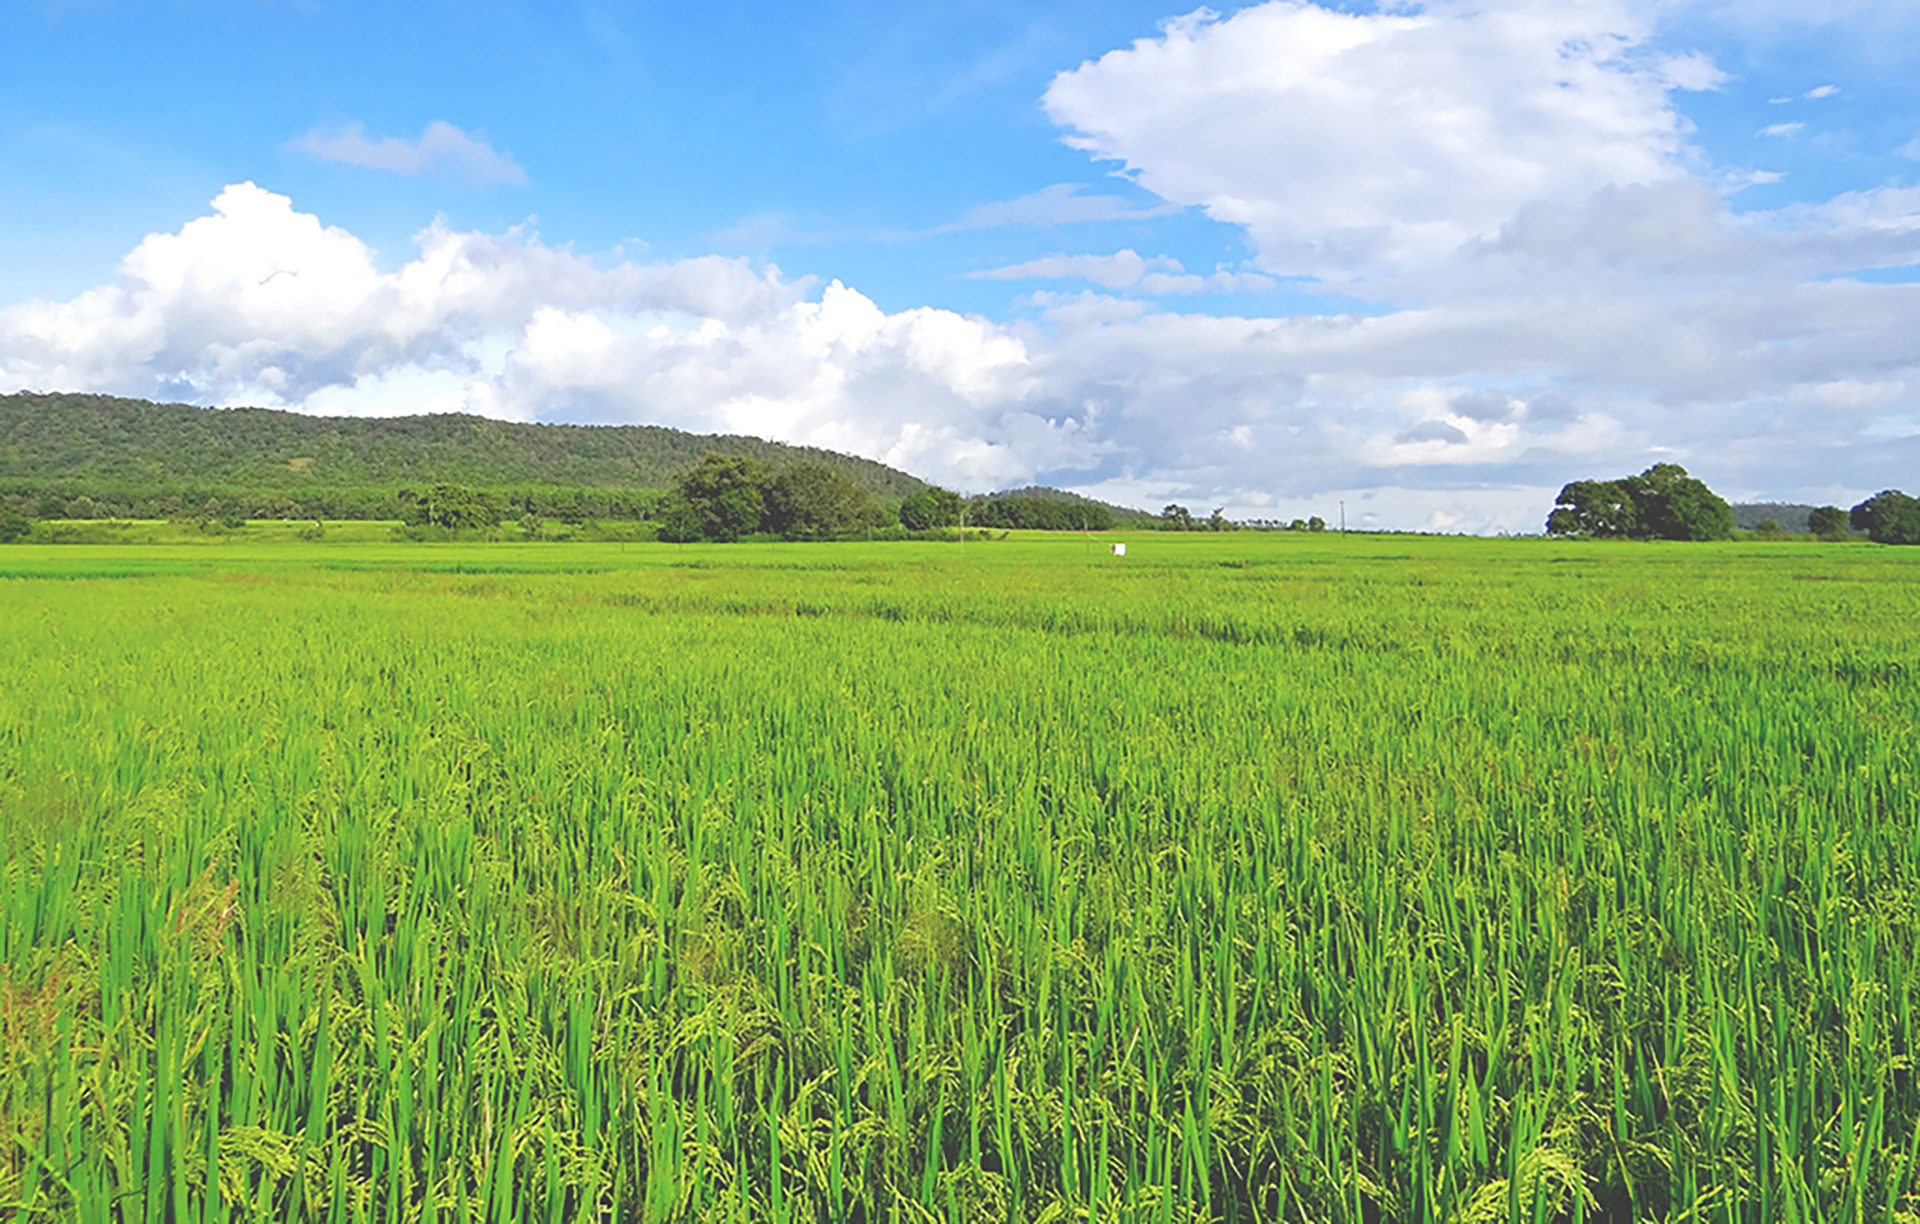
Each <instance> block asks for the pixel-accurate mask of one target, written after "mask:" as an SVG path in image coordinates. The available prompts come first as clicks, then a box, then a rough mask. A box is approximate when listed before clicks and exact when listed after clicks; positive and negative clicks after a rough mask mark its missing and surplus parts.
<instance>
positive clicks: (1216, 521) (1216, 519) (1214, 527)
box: [1207, 506, 1233, 531]
mask: <svg viewBox="0 0 1920 1224" xmlns="http://www.w3.org/2000/svg"><path fill="white" fill-rule="evenodd" d="M1207 530H1208V531H1232V530H1233V524H1232V523H1229V522H1228V521H1227V508H1226V507H1225V506H1215V507H1214V508H1213V513H1212V514H1209V515H1208V516H1207Z"/></svg>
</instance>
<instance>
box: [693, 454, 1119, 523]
mask: <svg viewBox="0 0 1920 1224" xmlns="http://www.w3.org/2000/svg"><path fill="white" fill-rule="evenodd" d="M655 517H656V518H657V519H658V521H659V524H660V538H661V539H662V540H665V541H668V542H670V543H690V542H694V541H706V542H712V543H726V542H731V541H735V540H743V539H750V538H754V537H778V538H780V539H784V540H832V539H841V538H845V537H848V536H855V535H862V534H871V533H873V532H876V531H890V530H898V531H901V532H907V533H923V532H940V531H947V530H951V529H954V528H961V529H965V528H975V527H979V528H994V529H998V530H1024V531H1106V530H1109V529H1111V528H1112V527H1113V526H1114V515H1113V512H1112V511H1111V510H1109V509H1107V508H1106V507H1105V506H1102V505H1099V504H1098V503H1095V502H1086V501H1075V500H1064V499H1059V498H1049V497H1038V496H1027V497H1019V496H1014V497H1005V496H1002V497H976V498H971V499H969V498H963V497H961V496H960V495H959V494H958V493H955V492H953V491H952V490H950V489H942V488H938V487H936V486H932V485H929V486H926V487H925V488H922V489H920V490H918V491H916V492H914V493H911V494H909V495H908V496H907V497H905V498H903V499H902V500H901V501H900V503H899V504H898V505H897V506H889V505H887V504H886V503H883V502H881V501H879V500H878V499H876V498H875V497H873V496H872V495H871V494H870V493H868V492H867V491H866V490H865V489H863V488H862V487H861V486H860V485H858V484H857V483H855V482H854V481H852V480H850V479H848V478H847V477H846V476H845V475H844V474H843V473H840V472H837V471H834V470H832V469H830V468H825V467H817V466H814V465H810V464H800V465H798V466H795V467H790V468H787V469H785V470H783V471H779V472H775V471H773V470H771V469H769V468H768V467H767V466H766V465H765V464H762V463H760V462H758V461H756V460H754V459H750V458H746V457H743V456H738V455H721V454H709V455H707V456H706V457H705V458H703V459H701V460H700V462H699V463H697V464H695V465H694V466H693V467H692V468H690V469H688V471H687V472H685V473H684V474H683V475H682V476H681V477H680V479H679V480H678V481H677V482H676V483H675V485H674V488H673V491H672V492H670V493H669V494H668V495H667V496H666V497H665V498H664V499H663V500H662V501H661V502H660V504H659V505H658V506H657V507H656V512H655Z"/></svg>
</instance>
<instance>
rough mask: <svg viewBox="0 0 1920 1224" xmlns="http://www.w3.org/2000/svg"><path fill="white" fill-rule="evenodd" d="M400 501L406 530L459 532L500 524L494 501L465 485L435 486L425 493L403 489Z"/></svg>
mask: <svg viewBox="0 0 1920 1224" xmlns="http://www.w3.org/2000/svg"><path fill="white" fill-rule="evenodd" d="M399 497H400V517H401V519H402V520H404V521H405V522H406V523H407V524H408V525H409V526H414V527H444V528H446V529H447V530H449V531H460V530H463V529H468V528H476V527H492V526H493V525H494V524H496V523H498V522H499V521H500V508H499V506H497V505H496V504H495V503H494V500H493V498H492V497H490V496H488V495H487V494H486V493H484V492H481V491H478V490H475V489H469V488H468V487H467V486H465V485H457V484H436V485H433V486H431V487H430V488H428V489H427V491H426V492H425V493H415V492H414V491H413V490H411V489H402V490H401V491H400V495H399Z"/></svg>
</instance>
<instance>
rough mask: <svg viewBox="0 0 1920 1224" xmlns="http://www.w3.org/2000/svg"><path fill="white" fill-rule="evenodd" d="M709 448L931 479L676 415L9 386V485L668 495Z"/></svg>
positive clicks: (2, 454) (2, 401)
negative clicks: (244, 400) (169, 398)
mask: <svg viewBox="0 0 1920 1224" xmlns="http://www.w3.org/2000/svg"><path fill="white" fill-rule="evenodd" d="M708 451H718V452H720V453H722V454H733V455H745V456H748V457H750V458H754V459H759V460H761V461H762V462H765V463H767V464H768V465H769V466H770V467H773V468H775V469H776V470H777V469H780V468H785V467H792V466H796V465H798V464H801V463H821V464H824V465H826V466H828V467H832V468H835V469H836V470H839V471H843V472H845V473H846V474H847V475H849V476H851V477H852V478H853V479H854V480H856V481H857V482H859V483H860V485H861V486H862V487H863V488H866V489H867V491H868V492H870V493H872V494H874V495H875V496H876V497H881V498H885V499H898V498H901V497H905V496H907V495H909V494H912V493H915V492H917V491H919V490H920V489H922V488H925V487H926V482H925V481H923V480H921V479H920V478H919V477H917V476H914V475H912V474H911V473H909V472H904V471H901V470H900V469H898V468H894V467H890V466H888V465H886V464H883V463H879V462H877V461H875V460H871V459H863V458H860V457H858V456H854V455H846V454H842V453H840V452H838V451H830V450H825V449H822V448H819V447H810V446H793V445H789V444H786V443H781V442H771V441H768V440H766V439H763V438H754V437H747V436H744V435H738V434H695V433H689V432H687V431H685V430H679V429H672V428H669V427H667V426H664V425H563V424H545V423H523V422H516V421H497V420H493V419H491V418H487V417H478V416H471V415H467V414H463V413H447V414H435V415H430V416H412V417H327V416H309V415H307V414H305V413H298V412H289V411H286V410H283V409H276V408H244V407H243V408H204V407H198V406H195V405H192V404H160V403H155V402H153V401H151V400H140V399H131V398H126V397H120V396H107V395H89V394H67V393H37V392H21V393H18V394H14V395H0V487H5V488H9V489H11V490H14V491H28V490H59V491H69V492H73V491H78V492H86V491H88V489H89V488H93V489H98V490H101V491H104V492H106V493H108V494H111V493H115V492H128V491H135V490H138V491H142V492H145V493H148V494H161V493H187V492H191V493H207V492H217V491H220V490H246V491H249V492H259V493H277V494H284V495H288V496H297V495H298V494H300V493H304V492H312V491H323V490H341V489H356V488H357V489H368V488H390V489H391V488H400V487H406V486H409V485H421V484H431V483H449V484H465V485H471V486H474V487H476V488H505V487H514V486H563V487H579V488H589V489H619V490H634V491H641V490H644V491H655V492H657V491H660V490H664V489H666V488H667V487H668V486H669V485H670V484H671V483H672V482H673V479H674V478H675V477H676V476H677V475H678V474H679V472H680V471H682V470H683V469H685V468H686V467H688V466H690V465H691V464H692V463H694V462H695V461H697V460H698V459H699V458H700V456H701V455H703V454H705V453H706V452H708Z"/></svg>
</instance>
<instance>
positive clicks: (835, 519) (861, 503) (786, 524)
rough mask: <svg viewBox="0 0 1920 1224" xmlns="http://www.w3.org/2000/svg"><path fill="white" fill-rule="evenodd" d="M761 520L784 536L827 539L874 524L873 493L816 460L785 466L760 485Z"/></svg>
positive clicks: (877, 519) (878, 517) (880, 516)
mask: <svg viewBox="0 0 1920 1224" xmlns="http://www.w3.org/2000/svg"><path fill="white" fill-rule="evenodd" d="M765 505H766V517H765V520H764V522H765V525H766V527H767V529H769V530H771V531H777V532H779V533H780V534H781V535H783V536H785V537H786V538H787V539H789V540H831V539H833V538H834V537H836V536H844V535H851V534H852V533H854V532H856V531H865V530H867V529H868V528H871V527H878V526H880V525H881V524H882V523H883V522H884V521H885V519H886V515H885V513H884V512H882V510H881V509H880V505H879V503H878V502H876V501H874V499H873V495H872V494H871V493H868V492H867V491H866V490H865V489H863V488H861V487H860V485H859V483H858V482H857V481H855V480H854V479H853V478H852V477H851V476H848V475H847V474H846V473H844V472H839V471H835V470H834V469H832V468H830V467H825V466H823V465H821V464H817V463H803V464H801V465H799V466H798V467H791V468H788V469H787V470H786V471H784V472H782V473H780V474H779V475H778V476H776V477H774V478H773V480H772V481H771V482H770V483H769V484H768V485H767V486H766V492H765Z"/></svg>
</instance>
